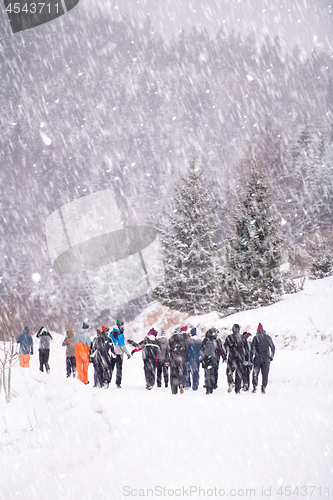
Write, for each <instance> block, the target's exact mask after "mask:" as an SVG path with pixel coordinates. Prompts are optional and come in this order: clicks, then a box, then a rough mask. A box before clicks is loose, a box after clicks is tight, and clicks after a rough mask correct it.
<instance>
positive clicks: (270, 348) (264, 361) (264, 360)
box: [250, 323, 275, 393]
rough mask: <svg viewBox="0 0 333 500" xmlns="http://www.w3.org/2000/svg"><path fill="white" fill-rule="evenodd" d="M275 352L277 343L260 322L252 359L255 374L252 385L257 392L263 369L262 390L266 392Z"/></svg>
mask: <svg viewBox="0 0 333 500" xmlns="http://www.w3.org/2000/svg"><path fill="white" fill-rule="evenodd" d="M274 354H275V345H274V342H273V340H272V338H271V337H270V336H269V335H267V333H266V332H265V330H264V329H263V326H262V324H261V323H259V325H258V328H257V334H256V335H255V336H254V339H253V341H252V345H251V355H250V358H251V361H252V360H253V375H252V385H253V391H252V392H256V390H257V385H258V376H259V372H260V371H261V377H262V385H261V392H262V393H265V392H266V386H267V384H268V373H269V367H270V362H271V361H273V358H274Z"/></svg>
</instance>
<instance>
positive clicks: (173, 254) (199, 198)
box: [152, 155, 217, 313]
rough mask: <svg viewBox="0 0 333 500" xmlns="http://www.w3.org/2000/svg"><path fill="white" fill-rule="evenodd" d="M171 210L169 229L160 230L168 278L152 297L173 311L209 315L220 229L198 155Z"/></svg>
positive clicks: (178, 191)
mask: <svg viewBox="0 0 333 500" xmlns="http://www.w3.org/2000/svg"><path fill="white" fill-rule="evenodd" d="M170 208H171V210H172V212H171V213H169V214H168V219H169V224H170V225H169V228H168V230H167V231H160V239H161V241H162V248H163V254H164V266H165V279H164V282H163V283H162V284H161V285H159V286H158V287H157V288H155V289H154V290H153V292H152V295H153V297H154V298H155V299H157V300H158V301H160V302H161V303H162V304H164V305H166V306H168V307H170V308H172V309H176V310H180V311H187V312H189V313H206V312H208V311H210V310H211V308H212V305H213V294H214V288H215V282H214V268H215V259H216V251H217V245H216V244H215V243H214V242H213V235H214V233H215V232H216V229H217V227H216V222H215V221H214V210H213V196H212V192H211V190H210V189H209V185H208V182H207V180H206V179H205V178H204V176H203V173H202V172H201V171H200V170H199V168H198V167H197V165H196V157H195V155H194V156H193V157H192V159H191V162H190V165H189V167H188V170H187V172H186V174H185V175H184V176H181V177H180V181H179V182H178V184H177V186H176V188H175V194H174V197H173V203H172V205H171V207H170Z"/></svg>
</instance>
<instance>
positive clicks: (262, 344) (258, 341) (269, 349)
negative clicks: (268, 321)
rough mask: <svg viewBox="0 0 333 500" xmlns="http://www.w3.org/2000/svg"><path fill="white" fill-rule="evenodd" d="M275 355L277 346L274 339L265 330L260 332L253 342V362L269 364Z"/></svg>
mask: <svg viewBox="0 0 333 500" xmlns="http://www.w3.org/2000/svg"><path fill="white" fill-rule="evenodd" d="M274 354H275V345H274V343H273V340H272V338H271V337H270V336H269V335H267V333H266V332H265V330H259V332H257V334H256V335H255V336H254V338H253V341H252V345H251V360H253V359H254V363H256V362H259V363H267V362H269V361H272V360H273V357H274Z"/></svg>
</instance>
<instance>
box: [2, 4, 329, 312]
mask: <svg viewBox="0 0 333 500" xmlns="http://www.w3.org/2000/svg"><path fill="white" fill-rule="evenodd" d="M80 15H81V16H82V17H81V18H79V17H78V18H77V19H76V24H75V25H74V24H71V25H70V29H69V25H68V23H69V21H68V20H67V19H65V18H66V17H69V16H64V19H62V20H59V23H58V26H59V29H57V31H56V32H55V31H54V30H53V29H51V28H50V26H51V23H50V25H49V26H47V25H45V26H43V27H41V28H40V29H39V30H30V32H28V31H27V32H26V33H24V34H23V35H19V36H17V37H11V38H10V39H9V38H7V39H5V40H2V41H0V100H1V102H0V105H1V111H2V112H1V115H0V191H1V202H2V204H1V213H0V218H1V224H0V231H1V236H2V238H1V243H0V245H1V248H0V251H1V254H4V255H6V256H7V264H6V266H5V268H4V271H3V273H2V275H3V278H2V285H1V290H2V292H1V293H2V295H3V294H6V293H9V292H10V293H11V292H12V289H13V287H16V285H17V283H19V284H20V285H21V286H23V288H25V290H30V289H31V287H32V284H31V280H30V276H31V274H32V273H33V272H35V271H36V270H38V272H40V273H41V274H42V276H43V281H42V282H41V284H40V286H39V288H40V290H39V293H40V297H41V300H44V299H43V294H44V295H45V293H46V292H47V291H50V290H51V291H52V294H53V297H54V302H55V303H57V304H59V308H60V305H61V304H62V303H66V304H68V303H70V304H72V307H73V314H76V312H75V311H80V310H87V308H90V307H93V304H91V303H90V302H91V301H90V302H89V297H87V296H85V295H84V293H81V291H82V290H84V291H85V290H86V286H85V284H84V282H83V281H82V279H81V278H78V277H72V278H70V277H66V279H65V278H64V279H62V278H60V277H58V276H55V273H49V268H50V262H49V257H48V250H47V246H46V241H45V236H44V222H45V219H46V217H47V216H48V215H49V214H50V213H51V212H52V211H54V210H56V209H58V208H59V207H60V206H62V205H63V204H64V203H68V202H69V201H72V200H73V199H76V198H78V197H81V196H84V195H86V194H90V193H92V192H96V191H99V190H103V189H106V188H110V187H113V189H114V190H115V193H116V196H117V202H118V203H119V206H120V208H121V210H122V213H123V217H124V220H125V222H126V223H127V224H128V225H130V224H136V223H146V222H147V221H148V222H149V224H152V225H154V226H155V227H162V226H163V225H164V224H165V222H166V218H165V206H166V204H167V202H168V200H169V198H170V194H171V192H172V185H173V179H174V178H175V176H177V175H178V174H179V171H180V170H182V168H183V165H185V164H186V162H187V159H188V157H189V154H190V151H191V150H192V148H193V147H195V149H196V151H197V152H198V154H199V155H200V162H202V164H204V165H205V169H206V171H207V174H208V175H209V177H210V178H213V179H214V186H213V188H212V189H213V191H214V193H215V194H218V196H216V197H215V199H216V200H218V201H217V202H216V206H215V207H214V210H216V211H217V214H218V216H219V220H220V224H219V231H220V232H221V233H222V234H225V232H226V230H227V225H226V223H225V220H226V215H227V214H228V211H229V210H230V209H231V208H232V206H233V200H234V198H235V193H236V192H237V189H238V188H237V183H236V182H235V179H237V178H239V177H241V176H242V172H243V169H245V168H247V167H248V163H249V160H248V158H252V156H251V155H249V154H248V148H249V146H250V147H251V148H254V149H255V150H256V151H259V152H260V154H259V156H260V157H261V158H264V161H263V164H264V168H265V169H266V170H267V172H266V173H268V175H269V177H270V179H271V180H272V183H271V184H272V186H273V187H274V190H275V191H276V193H275V194H276V204H277V207H278V210H279V212H280V213H281V216H282V217H283V218H284V220H285V221H286V224H285V227H284V231H286V232H288V237H289V240H288V244H289V246H290V248H291V249H292V248H293V249H295V248H296V250H294V255H293V256H291V258H292V259H293V265H294V268H295V272H297V270H299V269H301V270H302V271H303V270H304V269H305V268H306V266H307V262H308V259H309V252H310V249H308V248H305V247H304V244H305V240H304V238H305V237H307V235H310V236H311V238H312V239H311V242H310V243H311V244H312V243H313V244H314V245H316V240H315V238H317V237H318V235H321V236H320V237H321V238H322V235H325V234H326V233H327V232H328V231H329V229H330V227H331V226H330V220H331V214H332V196H331V194H332V170H331V167H330V165H331V161H332V121H333V120H332V111H333V110H332V108H333V83H332V82H333V61H332V58H331V55H330V54H327V53H325V52H321V53H317V52H315V51H313V52H312V53H311V55H310V56H309V57H308V58H307V59H306V60H304V59H302V58H301V56H300V52H299V50H298V49H297V48H295V50H294V51H293V52H292V53H291V54H287V53H285V52H283V50H282V49H281V47H280V44H279V40H278V39H274V40H272V39H270V38H268V37H267V39H266V40H265V43H264V44H262V45H258V44H257V43H256V41H255V38H254V37H253V36H250V37H248V38H247V39H243V38H242V37H241V36H240V35H238V34H237V33H224V32H219V33H217V34H216V36H215V37H212V36H210V35H208V34H207V33H206V32H199V31H197V30H195V29H193V30H192V31H191V32H188V33H185V32H183V33H181V34H180V35H179V37H177V38H176V39H174V40H173V41H171V42H170V43H169V44H167V43H165V41H164V40H163V39H162V38H161V37H160V36H158V35H156V34H155V33H154V29H153V27H152V26H151V25H150V24H149V22H147V23H146V24H145V25H143V26H141V25H136V23H135V22H134V21H133V20H130V19H128V18H124V19H122V20H119V21H114V20H112V19H111V18H107V17H106V16H105V15H104V16H102V15H101V14H99V13H98V10H96V16H95V18H94V19H88V18H85V17H84V16H85V13H84V11H82V13H81V14H80ZM49 140H51V143H50V142H49ZM313 169H315V170H313ZM313 172H314V173H313ZM323 179H324V182H323ZM156 208H157V209H156ZM310 246H311V245H310ZM33 292H34V293H35V292H36V290H35V289H34V290H33ZM82 297H84V298H82ZM47 307H48V305H47ZM60 309H61V308H60ZM60 309H59V315H60Z"/></svg>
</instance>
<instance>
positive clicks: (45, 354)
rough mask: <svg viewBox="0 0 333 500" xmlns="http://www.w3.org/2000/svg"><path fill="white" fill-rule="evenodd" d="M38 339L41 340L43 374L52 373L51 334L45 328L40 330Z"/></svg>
mask: <svg viewBox="0 0 333 500" xmlns="http://www.w3.org/2000/svg"><path fill="white" fill-rule="evenodd" d="M36 337H37V338H38V339H40V340H39V369H40V371H41V372H43V371H44V366H45V370H46V373H47V374H49V373H50V365H49V357H50V342H51V340H53V338H52V336H51V334H50V332H49V331H48V330H47V329H46V328H44V327H43V326H42V327H41V328H40V329H39V331H38V333H37V335H36Z"/></svg>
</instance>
